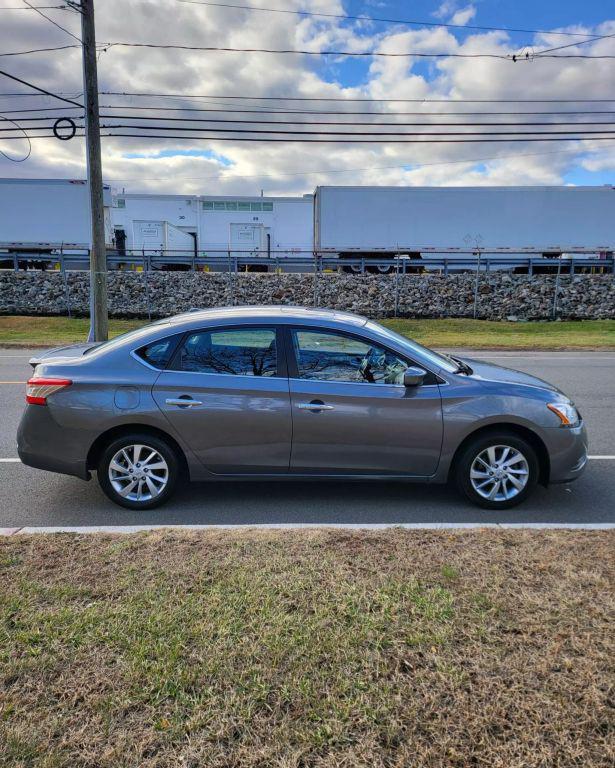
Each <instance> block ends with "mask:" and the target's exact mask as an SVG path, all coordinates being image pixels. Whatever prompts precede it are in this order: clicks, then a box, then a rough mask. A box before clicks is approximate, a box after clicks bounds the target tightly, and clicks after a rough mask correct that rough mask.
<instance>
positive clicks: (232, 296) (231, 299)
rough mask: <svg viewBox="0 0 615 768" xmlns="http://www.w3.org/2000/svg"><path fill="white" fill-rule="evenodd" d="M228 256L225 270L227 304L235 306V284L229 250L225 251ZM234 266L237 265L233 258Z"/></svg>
mask: <svg viewBox="0 0 615 768" xmlns="http://www.w3.org/2000/svg"><path fill="white" fill-rule="evenodd" d="M226 255H227V257H228V264H227V271H228V292H229V304H230V306H232V307H234V306H235V286H234V284H233V262H232V260H231V252H230V250H229V251H227V252H226ZM235 266H237V259H235Z"/></svg>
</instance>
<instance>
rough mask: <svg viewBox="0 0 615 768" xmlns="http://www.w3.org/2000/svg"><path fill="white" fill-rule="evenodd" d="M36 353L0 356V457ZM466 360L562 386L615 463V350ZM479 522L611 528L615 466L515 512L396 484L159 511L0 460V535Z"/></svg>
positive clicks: (196, 498)
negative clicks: (54, 529)
mask: <svg viewBox="0 0 615 768" xmlns="http://www.w3.org/2000/svg"><path fill="white" fill-rule="evenodd" d="M457 353H458V354H459V350H458V351H457ZM32 354H33V352H32V351H29V350H19V349H10V350H8V349H0V405H1V410H0V413H1V414H2V427H1V429H0V459H10V458H14V457H16V456H17V450H16V445H15V433H16V430H17V424H18V422H19V418H20V415H21V411H22V408H23V402H24V385H23V382H24V381H25V380H26V378H27V377H28V374H29V372H30V370H31V369H30V367H29V366H28V364H27V361H28V358H29V357H30V356H31V355H32ZM465 354H466V355H467V356H473V357H480V358H483V359H488V360H491V361H493V362H494V363H497V364H500V365H506V366H508V367H512V368H518V369H520V370H523V371H527V372H528V373H532V374H534V375H537V376H540V377H541V378H543V379H546V380H548V381H551V382H553V383H554V384H556V385H557V386H559V387H560V388H561V389H563V390H564V392H566V393H567V394H569V395H570V396H571V397H572V398H573V399H574V400H575V401H576V403H577V405H578V407H579V408H580V410H581V412H582V414H583V416H584V418H585V421H586V423H587V426H588V430H589V437H590V454H591V455H593V456H611V457H614V456H615V351H613V352H609V351H606V352H516V353H513V352H493V353H489V352H484V351H482V352H475V353H472V352H470V351H467V352H466V353H465ZM476 522H485V523H580V524H588V523H615V460H613V459H612V458H611V459H592V460H591V461H590V462H589V467H588V469H587V471H586V472H585V474H584V476H583V477H582V478H581V479H580V480H578V481H577V482H575V483H571V484H570V485H561V486H551V487H550V488H548V489H544V488H542V487H539V488H538V489H537V490H536V493H535V494H534V495H533V496H532V498H531V499H530V500H529V501H528V502H527V503H525V504H524V505H522V506H521V507H518V508H517V509H513V510H510V511H507V512H499V513H493V512H486V511H484V510H480V509H478V508H476V507H473V506H472V505H471V504H469V503H467V502H466V501H465V500H463V499H461V498H460V497H459V496H458V495H457V493H456V492H455V491H454V490H453V489H450V488H447V487H441V486H420V485H410V484H403V483H394V482H389V483H386V482H385V483H366V482H355V483H351V482H310V483H306V482H277V483H271V482H267V483H255V482H237V483H235V482H228V483H211V484H208V483H193V484H192V485H190V486H188V487H186V488H185V489H182V490H181V491H180V492H179V493H178V494H177V496H176V497H175V498H174V499H173V501H172V502H171V503H169V504H168V505H166V506H164V507H163V508H162V509H158V510H152V511H151V512H141V513H134V512H130V511H128V510H123V509H120V508H119V507H116V506H115V505H114V504H112V503H111V502H109V501H108V500H107V499H106V497H105V496H103V494H102V492H101V491H100V489H99V488H98V484H97V483H96V481H95V480H92V481H90V482H89V483H86V482H83V481H81V480H78V479H76V478H70V477H64V476H62V475H54V474H52V473H47V472H41V471H38V470H34V469H30V468H29V467H25V466H23V465H22V464H20V463H14V462H13V463H5V462H2V461H0V528H2V527H7V528H8V527H22V526H84V525H171V524H226V525H228V524H256V525H257V524H262V523H312V524H314V523H317V524H323V525H326V524H332V523H358V524H368V523H369V524H372V523H476Z"/></svg>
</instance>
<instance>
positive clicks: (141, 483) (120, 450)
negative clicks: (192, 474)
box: [97, 432, 179, 510]
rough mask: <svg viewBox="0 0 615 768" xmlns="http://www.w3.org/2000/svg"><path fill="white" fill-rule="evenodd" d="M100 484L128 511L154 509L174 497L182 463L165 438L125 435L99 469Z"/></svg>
mask: <svg viewBox="0 0 615 768" xmlns="http://www.w3.org/2000/svg"><path fill="white" fill-rule="evenodd" d="M97 474H98V482H99V484H100V487H101V488H102V490H103V491H104V493H105V494H106V495H107V496H108V497H109V499H111V501H113V502H115V503H116V504H119V506H121V507H126V508H127V509H135V510H142V509H154V507H159V506H160V505H161V504H164V503H165V502H166V501H168V500H169V498H170V497H171V496H172V494H173V492H174V490H175V486H176V484H177V480H178V477H179V461H178V459H177V456H176V454H175V451H174V450H173V448H172V447H171V446H170V445H169V444H168V443H167V442H166V441H165V440H163V439H162V438H159V437H155V436H153V435H148V434H143V433H138V432H135V433H132V434H129V435H123V436H122V437H119V438H117V439H115V440H113V441H112V442H111V443H109V445H108V446H107V447H106V448H105V450H104V451H103V453H102V456H101V457H100V461H99V463H98V467H97Z"/></svg>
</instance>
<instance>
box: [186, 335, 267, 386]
mask: <svg viewBox="0 0 615 768" xmlns="http://www.w3.org/2000/svg"><path fill="white" fill-rule="evenodd" d="M173 368H174V369H175V370H180V371H192V372H194V373H223V374H228V375H234V376H276V375H277V368H278V354H277V344H276V332H275V330H274V329H272V328H235V329H230V330H226V329H224V330H216V331H198V332H196V333H191V334H190V335H189V336H187V337H186V339H185V340H184V341H183V343H182V345H181V347H180V349H179V352H178V354H177V356H176V358H175V361H174V364H173Z"/></svg>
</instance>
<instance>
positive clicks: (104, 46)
mask: <svg viewBox="0 0 615 768" xmlns="http://www.w3.org/2000/svg"><path fill="white" fill-rule="evenodd" d="M80 47H81V46H80V45H58V46H54V47H49V48H32V49H30V50H27V51H9V52H8V53H0V56H26V55H29V54H32V53H46V52H50V51H65V50H68V49H70V48H80ZM97 48H98V49H99V50H100V51H108V50H109V49H110V48H151V49H156V50H174V51H200V52H203V53H207V52H209V53H214V52H215V53H272V54H278V55H286V54H291V55H299V56H345V57H348V58H363V57H368V58H369V57H372V58H405V59H409V58H416V59H496V60H499V61H510V62H513V63H515V62H518V61H521V60H522V59H521V57H520V56H519V55H518V54H513V53H506V54H504V53H423V52H420V51H409V52H405V53H389V52H385V51H330V50H323V51H308V50H303V49H296V48H230V47H229V48H227V47H221V46H214V45H181V44H177V43H175V44H173V43H127V42H114V43H100V44H99V45H97ZM527 58H528V60H531V61H536V60H537V59H615V54H582V53H569V54H560V55H558V54H551V53H542V54H540V56H531V57H530V56H529V54H527Z"/></svg>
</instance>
